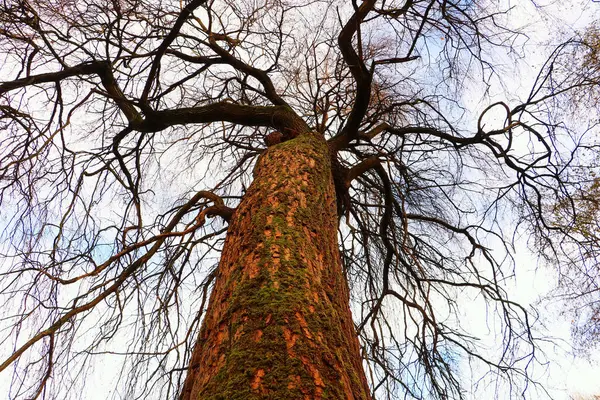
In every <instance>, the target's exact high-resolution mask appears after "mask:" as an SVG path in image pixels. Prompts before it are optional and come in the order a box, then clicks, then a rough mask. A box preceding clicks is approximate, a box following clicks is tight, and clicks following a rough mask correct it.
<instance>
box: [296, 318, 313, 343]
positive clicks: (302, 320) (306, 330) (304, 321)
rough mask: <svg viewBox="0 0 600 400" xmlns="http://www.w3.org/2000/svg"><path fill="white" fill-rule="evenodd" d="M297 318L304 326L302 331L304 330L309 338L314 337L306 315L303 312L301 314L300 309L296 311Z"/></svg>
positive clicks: (301, 325)
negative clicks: (305, 317) (309, 328)
mask: <svg viewBox="0 0 600 400" xmlns="http://www.w3.org/2000/svg"><path fill="white" fill-rule="evenodd" d="M296 319H297V320H298V323H299V324H300V327H301V328H302V331H303V332H304V336H306V337H307V338H308V339H312V337H313V336H312V334H311V333H310V331H309V330H308V324H307V323H306V320H305V319H304V316H303V315H302V314H300V313H299V312H298V311H296Z"/></svg>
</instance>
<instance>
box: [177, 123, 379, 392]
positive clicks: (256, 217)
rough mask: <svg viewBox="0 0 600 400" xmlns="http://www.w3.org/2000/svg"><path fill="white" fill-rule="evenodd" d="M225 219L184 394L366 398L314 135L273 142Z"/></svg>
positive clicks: (328, 184)
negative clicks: (215, 272) (226, 223)
mask: <svg viewBox="0 0 600 400" xmlns="http://www.w3.org/2000/svg"><path fill="white" fill-rule="evenodd" d="M254 174H255V180H254V182H253V183H252V185H251V186H250V188H249V189H248V191H247V192H246V195H245V196H244V199H243V200H242V202H241V204H240V205H239V207H238V208H237V210H236V212H235V213H234V215H233V218H232V220H231V225H230V227H229V231H228V234H227V239H226V242H225V247H224V250H223V253H222V258H221V262H220V264H219V269H218V275H217V279H216V283H215V288H214V291H213V293H212V295H211V299H210V303H209V307H208V311H207V314H206V317H205V320H204V323H203V326H202V329H201V331H200V335H199V338H198V342H197V344H196V347H195V349H194V352H193V355H192V360H191V362H190V368H189V371H188V376H187V378H186V381H185V384H184V388H183V391H182V395H181V398H182V399H184V400H191V399H194V400H198V399H202V400H209V399H357V400H358V399H370V395H369V388H368V384H367V381H366V379H365V376H364V372H363V368H362V362H361V357H360V354H359V345H358V340H357V338H356V334H355V331H354V327H353V324H352V318H351V314H350V309H349V304H348V301H349V300H348V287H347V284H346V281H345V278H344V276H343V273H342V269H341V264H340V256H339V250H338V245H337V231H336V229H337V216H336V202H335V190H334V186H333V180H332V177H331V166H330V157H329V152H328V149H327V144H326V143H325V141H324V140H323V139H322V138H321V137H319V136H317V135H316V134H315V135H313V134H303V135H301V136H299V137H297V138H296V139H293V140H290V141H286V142H284V143H281V144H277V145H275V146H273V147H270V148H269V149H268V150H267V151H266V152H265V153H264V154H263V155H262V156H261V157H260V159H259V161H258V163H257V166H256V168H255V171H254Z"/></svg>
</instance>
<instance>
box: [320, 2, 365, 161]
mask: <svg viewBox="0 0 600 400" xmlns="http://www.w3.org/2000/svg"><path fill="white" fill-rule="evenodd" d="M374 5H375V0H368V1H364V2H363V3H362V4H361V5H360V6H359V7H358V8H357V9H356V10H355V12H354V14H353V15H352V17H350V19H349V20H348V22H347V23H346V25H344V27H343V28H342V30H341V32H340V34H339V36H338V46H339V48H340V51H341V53H342V56H343V58H344V61H345V62H346V64H347V65H348V68H349V69H350V73H351V74H352V77H353V78H354V81H355V83H356V97H355V99H354V105H353V107H352V111H350V116H349V117H348V120H347V121H346V125H344V127H343V128H342V130H341V131H340V134H339V135H337V136H336V137H335V138H333V139H332V140H331V141H330V147H331V148H332V149H333V150H334V151H339V150H340V149H343V148H344V147H346V146H347V145H348V143H350V141H351V140H353V139H355V138H356V136H357V134H358V127H359V126H360V123H361V122H362V120H363V118H364V116H365V115H366V113H367V109H368V107H369V102H370V100H371V81H372V73H371V71H369V69H368V68H367V66H366V65H365V63H364V61H363V59H362V57H361V56H360V55H359V54H358V53H357V52H356V50H354V46H353V45H352V38H353V37H354V35H355V34H356V32H357V31H358V30H359V27H360V24H361V23H362V21H363V20H364V19H365V17H366V16H367V14H368V13H369V12H370V11H371V10H372V9H373V7H374Z"/></svg>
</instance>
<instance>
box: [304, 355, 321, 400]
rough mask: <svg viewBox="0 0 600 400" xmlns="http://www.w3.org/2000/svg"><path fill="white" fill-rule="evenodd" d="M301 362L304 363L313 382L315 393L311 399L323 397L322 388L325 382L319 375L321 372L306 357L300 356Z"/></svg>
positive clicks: (317, 399)
mask: <svg viewBox="0 0 600 400" xmlns="http://www.w3.org/2000/svg"><path fill="white" fill-rule="evenodd" d="M302 364H304V365H305V366H306V367H307V368H308V370H309V371H310V375H311V376H312V378H313V382H314V384H315V394H314V397H313V399H316V400H319V399H321V398H322V397H323V389H324V388H325V382H323V378H322V377H321V373H320V372H319V370H318V369H317V367H315V366H314V365H313V364H312V363H311V362H310V360H309V359H308V358H307V357H302Z"/></svg>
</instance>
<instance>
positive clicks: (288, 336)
mask: <svg viewBox="0 0 600 400" xmlns="http://www.w3.org/2000/svg"><path fill="white" fill-rule="evenodd" d="M283 337H284V339H285V347H286V348H287V352H288V354H289V355H290V356H292V357H293V356H295V354H294V351H293V350H292V348H293V347H294V346H295V345H296V341H297V340H298V338H299V335H298V334H296V333H294V332H292V331H291V330H290V329H289V328H287V327H285V326H284V327H283Z"/></svg>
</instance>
